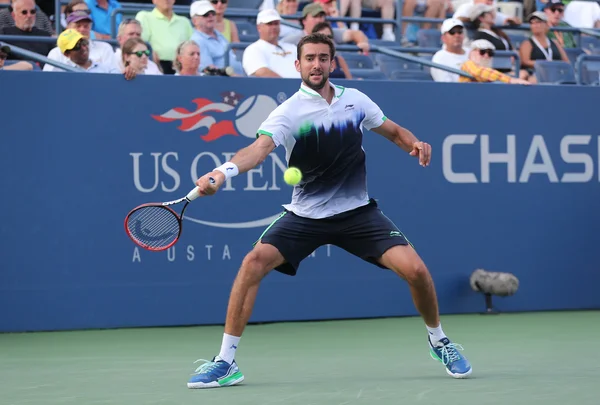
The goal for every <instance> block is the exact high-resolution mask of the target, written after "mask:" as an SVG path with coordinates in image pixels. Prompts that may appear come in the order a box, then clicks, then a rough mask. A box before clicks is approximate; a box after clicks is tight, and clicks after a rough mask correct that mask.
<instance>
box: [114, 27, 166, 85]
mask: <svg viewBox="0 0 600 405" xmlns="http://www.w3.org/2000/svg"><path fill="white" fill-rule="evenodd" d="M132 38H137V39H139V40H140V41H141V38H142V26H141V24H140V22H139V21H138V20H134V19H127V20H125V21H123V22H121V24H120V25H119V31H118V32H117V41H118V42H119V48H117V49H116V50H115V59H116V60H117V67H118V68H119V70H121V71H122V72H125V66H124V59H125V58H123V54H124V51H125V49H124V47H125V43H126V42H128V40H130V39H132ZM142 42H143V41H142ZM136 44H139V43H137V42H136ZM144 48H145V49H147V47H146V44H144ZM138 50H143V49H141V48H140V49H135V50H133V51H132V52H137V51H138ZM129 51H130V50H129V49H128V50H127V52H129ZM127 52H125V54H127ZM136 56H138V57H139V58H141V57H142V56H139V55H136ZM130 58H133V56H130ZM144 74H146V75H162V72H161V70H160V69H159V68H158V65H157V64H156V63H154V62H153V61H152V58H148V63H147V64H146V68H145V69H144Z"/></svg>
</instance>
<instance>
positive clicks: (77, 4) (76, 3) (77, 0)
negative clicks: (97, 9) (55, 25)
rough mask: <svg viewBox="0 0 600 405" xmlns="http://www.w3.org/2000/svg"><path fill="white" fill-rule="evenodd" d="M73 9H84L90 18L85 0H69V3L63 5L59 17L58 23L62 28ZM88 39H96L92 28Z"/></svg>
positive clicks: (65, 25) (65, 26)
mask: <svg viewBox="0 0 600 405" xmlns="http://www.w3.org/2000/svg"><path fill="white" fill-rule="evenodd" d="M73 11H85V12H86V13H88V14H89V15H90V18H92V17H91V14H92V12H91V11H90V8H89V7H88V5H87V3H86V2H85V0H71V2H69V4H67V5H66V6H64V11H63V13H62V15H61V17H60V23H61V25H62V26H63V27H64V28H67V17H69V15H70V14H71V13H72V12H73ZM89 39H96V33H95V32H94V31H93V30H92V32H90V38H89Z"/></svg>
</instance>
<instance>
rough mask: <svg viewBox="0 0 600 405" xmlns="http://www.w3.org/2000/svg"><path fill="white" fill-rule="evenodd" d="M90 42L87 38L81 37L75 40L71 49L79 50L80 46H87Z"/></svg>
mask: <svg viewBox="0 0 600 405" xmlns="http://www.w3.org/2000/svg"><path fill="white" fill-rule="evenodd" d="M89 45H90V43H89V41H88V40H87V39H81V40H79V42H77V43H76V44H75V46H74V47H73V48H71V50H72V51H80V50H81V48H82V47H84V46H89Z"/></svg>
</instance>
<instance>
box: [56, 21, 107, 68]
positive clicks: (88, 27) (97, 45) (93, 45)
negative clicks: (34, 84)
mask: <svg viewBox="0 0 600 405" xmlns="http://www.w3.org/2000/svg"><path fill="white" fill-rule="evenodd" d="M67 29H72V30H75V31H77V32H79V33H80V34H81V35H82V36H83V37H84V38H85V39H88V51H89V58H90V60H91V61H92V63H94V64H97V65H101V66H106V67H107V68H110V69H114V70H117V71H118V70H119V68H118V67H117V66H118V63H117V59H116V58H115V52H114V50H113V48H112V46H110V45H109V44H107V43H106V42H100V41H93V40H89V38H90V33H91V32H92V19H91V17H90V15H89V14H88V13H87V12H85V11H83V10H80V11H73V12H72V13H71V14H69V16H68V17H67ZM48 59H53V60H56V61H58V62H62V63H65V64H67V62H68V61H69V58H68V57H67V56H65V55H64V52H62V51H61V50H60V47H57V48H54V49H52V50H51V51H50V53H49V54H48ZM44 71H47V72H48V71H49V72H52V71H62V69H60V68H56V67H54V66H52V65H49V64H46V65H45V66H44Z"/></svg>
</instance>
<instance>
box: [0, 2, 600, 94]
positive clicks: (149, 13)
mask: <svg viewBox="0 0 600 405" xmlns="http://www.w3.org/2000/svg"><path fill="white" fill-rule="evenodd" d="M7 1H9V0H0V4H2V3H6V2H7ZM229 1H231V0H198V1H194V2H192V3H191V4H190V3H185V4H178V6H180V7H178V8H177V9H178V11H179V12H176V10H174V5H175V1H174V0H152V3H153V5H154V8H153V9H150V8H149V7H146V8H145V9H142V7H140V10H139V11H137V12H135V13H133V14H132V15H131V18H126V17H127V15H126V13H117V15H116V19H115V22H116V25H115V27H118V29H117V30H116V32H115V33H114V34H113V33H112V29H111V27H112V25H111V24H112V23H113V21H112V19H113V17H112V15H113V11H114V10H116V9H119V8H121V7H122V3H119V2H118V1H117V0H73V1H71V2H70V3H69V4H65V5H63V7H62V8H61V15H59V16H56V15H54V10H55V7H54V4H53V1H51V2H49V3H43V2H42V1H39V2H38V3H37V4H36V2H35V0H11V2H10V4H6V5H7V7H3V8H0V38H2V39H0V42H2V43H3V45H2V47H0V69H3V70H42V71H61V70H63V69H61V68H60V67H57V66H53V65H52V64H50V63H42V62H40V61H36V60H34V59H32V58H31V57H28V56H27V55H23V54H21V53H20V52H13V51H12V50H11V46H13V47H14V48H17V47H18V48H21V49H24V50H27V51H31V52H34V53H36V54H39V55H43V56H46V57H47V58H48V59H50V60H53V61H57V62H60V63H62V64H65V65H67V66H72V67H79V68H82V69H84V70H85V71H87V72H90V73H115V74H122V75H124V77H125V78H126V79H128V80H131V79H133V78H135V77H136V76H137V75H141V74H146V75H182V76H183V75H184V76H205V75H222V76H256V77H283V78H299V77H300V76H299V73H298V72H297V71H296V69H295V67H294V60H295V59H296V45H297V44H298V42H299V41H300V39H301V38H302V37H303V36H304V35H307V34H309V33H311V32H320V33H323V34H325V35H328V36H330V38H332V40H333V41H334V42H335V43H336V44H344V45H354V46H355V47H356V48H354V49H355V50H353V51H350V50H348V51H340V52H338V53H337V54H336V56H335V62H336V63H335V70H334V71H333V72H332V74H331V77H332V78H347V79H353V78H354V79H369V78H372V79H392V80H394V79H396V80H403V79H416V80H435V81H439V82H472V81H477V82H497V81H498V82H504V83H514V84H532V83H536V82H537V76H536V71H535V68H536V66H538V65H537V64H536V61H555V62H564V63H566V64H570V65H572V66H575V61H576V60H577V57H578V56H579V55H582V54H586V55H593V54H598V55H600V31H588V32H584V33H580V32H575V31H574V30H572V31H562V30H561V31H553V30H552V29H553V28H554V27H572V28H584V29H588V30H593V29H598V28H600V5H599V3H598V2H596V1H579V0H575V1H571V2H568V1H566V0H535V1H534V0H523V2H519V3H515V2H510V4H511V5H514V4H517V5H518V7H516V8H515V10H517V12H515V13H513V14H512V15H509V14H505V13H503V12H502V11H500V10H508V9H506V8H504V9H503V8H502V2H498V3H496V2H495V1H493V0H405V1H404V2H403V3H402V4H403V8H402V10H400V11H399V10H396V4H397V3H396V1H395V0H340V2H339V4H338V3H337V2H336V0H312V2H303V3H300V2H299V1H298V0H279V1H277V0H262V1H260V4H256V6H257V8H258V14H257V15H256V17H255V18H248V17H231V18H226V17H225V15H226V11H227V8H228V6H229V5H230V4H228V2H229ZM136 3H137V2H136ZM252 3H253V1H252V0H247V1H245V2H244V1H242V2H236V10H239V7H240V4H241V5H247V6H248V7H247V8H248V10H249V11H254V12H255V13H256V11H257V10H256V7H254V5H253V4H252ZM507 4H508V3H507ZM181 6H186V8H185V9H186V10H187V12H186V14H185V15H183V14H181V12H180V11H181ZM397 12H401V14H402V15H403V16H422V17H426V18H436V19H439V20H438V21H440V23H439V24H437V23H431V22H429V23H414V22H413V23H410V22H404V23H403V24H402V26H401V27H399V30H396V29H395V25H394V24H392V23H389V22H386V23H365V22H362V21H360V20H359V21H352V22H341V21H331V18H334V19H335V18H336V17H340V16H347V17H352V18H360V17H362V16H364V14H369V13H371V15H377V16H378V17H381V18H383V19H385V20H387V21H390V20H394V19H395V18H396V13H397ZM282 16H284V17H285V18H282ZM289 16H294V17H293V18H291V17H289ZM55 19H59V20H60V27H61V29H60V30H59V32H56V29H55ZM442 21H443V22H442ZM522 24H528V27H529V29H528V30H518V28H520V26H521V25H522ZM513 28H514V29H513ZM398 33H400V34H401V35H399V38H397V34H398ZM594 33H596V35H597V36H595V35H594ZM588 34H589V35H588ZM8 36H15V39H11V38H10V37H8ZM17 36H18V37H17ZM22 37H33V38H29V40H24V39H23V38H22ZM40 37H52V40H51V41H48V40H35V39H36V38H40ZM46 39H47V38H46ZM110 40H116V42H114V41H110ZM111 42H112V43H111ZM236 43H237V46H234V47H232V46H231V44H236ZM373 45H376V46H379V47H388V49H392V50H393V49H394V48H396V49H398V48H400V49H401V50H402V51H403V52H408V51H407V49H408V50H410V48H414V49H415V50H417V51H415V52H414V53H411V54H412V55H414V56H417V57H420V58H424V59H425V60H427V61H431V62H434V63H436V64H439V65H442V66H447V67H449V68H452V69H455V70H460V71H462V72H465V73H467V75H459V74H458V73H456V72H453V71H452V69H450V70H443V69H440V68H430V67H429V66H423V65H421V64H418V63H416V62H411V61H408V62H407V61H406V60H403V59H401V58H397V57H395V56H394V55H386V54H385V53H381V52H373V51H372V50H373V49H374V46H373ZM423 48H427V49H423ZM432 48H435V49H433V51H430V52H427V50H431V49H432ZM502 51H514V52H515V53H513V54H508V56H507V54H506V53H505V54H502ZM498 52H500V54H497V53H498ZM514 56H518V58H515V57H514ZM516 62H520V63H519V65H518V66H517V63H516Z"/></svg>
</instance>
